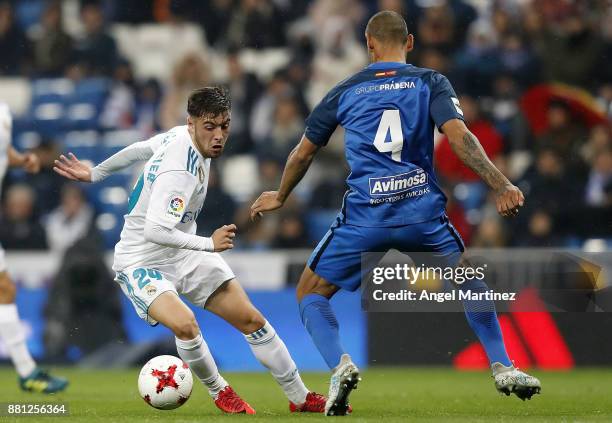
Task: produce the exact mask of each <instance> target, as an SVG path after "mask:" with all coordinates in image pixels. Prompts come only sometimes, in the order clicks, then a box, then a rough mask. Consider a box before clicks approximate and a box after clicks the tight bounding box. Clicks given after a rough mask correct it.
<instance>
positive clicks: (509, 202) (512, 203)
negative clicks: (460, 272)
mask: <svg viewBox="0 0 612 423" xmlns="http://www.w3.org/2000/svg"><path fill="white" fill-rule="evenodd" d="M495 203H496V206H497V212H498V213H499V214H500V215H502V216H504V217H514V216H516V215H517V214H518V212H519V208H521V207H523V204H525V196H524V195H523V193H522V192H521V190H520V189H518V187H516V186H514V185H512V184H509V185H506V186H505V187H504V188H503V189H502V190H500V192H498V193H497V198H496V199H495Z"/></svg>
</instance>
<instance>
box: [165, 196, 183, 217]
mask: <svg viewBox="0 0 612 423" xmlns="http://www.w3.org/2000/svg"><path fill="white" fill-rule="evenodd" d="M183 210H185V200H183V199H182V198H181V197H178V196H177V197H174V198H172V199H171V200H170V204H168V210H167V211H166V213H168V214H169V215H170V216H173V217H176V218H180V217H181V216H182V215H183Z"/></svg>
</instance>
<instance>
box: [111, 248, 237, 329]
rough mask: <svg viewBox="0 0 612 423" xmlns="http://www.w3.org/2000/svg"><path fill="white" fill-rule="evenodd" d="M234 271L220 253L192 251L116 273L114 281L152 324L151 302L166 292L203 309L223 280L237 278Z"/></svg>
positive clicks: (141, 315) (153, 324) (153, 321)
mask: <svg viewBox="0 0 612 423" xmlns="http://www.w3.org/2000/svg"><path fill="white" fill-rule="evenodd" d="M234 278H235V276H234V272H232V269H230V267H229V266H228V265H227V263H226V262H225V260H223V258H222V257H221V256H220V255H219V254H217V253H208V252H205V251H193V252H190V253H189V254H188V255H186V256H185V257H184V258H183V259H181V260H179V261H177V262H173V263H168V264H163V265H159V266H155V267H146V266H140V267H130V268H128V269H123V270H122V271H119V272H117V273H116V276H115V281H116V282H117V283H119V285H120V286H121V289H122V290H123V293H124V294H125V295H127V297H128V298H129V299H130V301H131V302H132V305H133V306H134V309H136V312H137V313H138V316H140V318H142V319H144V320H146V321H147V322H148V323H149V324H150V325H152V326H155V325H157V323H158V322H157V321H155V320H154V319H153V318H151V317H150V316H149V313H148V310H149V307H150V306H151V303H153V301H155V299H156V298H157V297H159V296H160V295H161V294H163V293H164V292H166V291H172V292H174V293H175V294H177V295H179V294H180V295H182V296H184V297H185V298H186V299H187V300H189V302H191V303H192V304H194V305H196V306H198V307H202V308H204V306H205V305H206V301H207V300H208V297H210V296H211V295H212V293H213V292H215V291H216V290H217V288H219V287H220V286H221V285H222V284H223V283H224V282H227V281H229V280H231V279H234Z"/></svg>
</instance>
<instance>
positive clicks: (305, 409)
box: [289, 392, 353, 413]
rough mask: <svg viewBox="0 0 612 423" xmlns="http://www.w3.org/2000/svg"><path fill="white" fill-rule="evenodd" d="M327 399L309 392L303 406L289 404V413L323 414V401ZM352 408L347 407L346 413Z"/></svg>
mask: <svg viewBox="0 0 612 423" xmlns="http://www.w3.org/2000/svg"><path fill="white" fill-rule="evenodd" d="M326 400H327V399H326V398H325V397H324V396H323V395H321V394H317V393H316V392H309V393H308V395H306V401H305V402H304V404H300V405H297V404H294V403H292V402H289V411H291V412H292V413H323V412H325V401H326ZM351 411H353V408H352V407H351V406H350V405H349V407H348V410H347V412H348V413H350V412H351Z"/></svg>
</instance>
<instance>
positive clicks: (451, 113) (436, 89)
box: [429, 72, 464, 130]
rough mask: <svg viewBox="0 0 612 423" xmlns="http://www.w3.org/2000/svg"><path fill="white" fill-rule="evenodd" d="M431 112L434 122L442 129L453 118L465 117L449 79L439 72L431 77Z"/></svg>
mask: <svg viewBox="0 0 612 423" xmlns="http://www.w3.org/2000/svg"><path fill="white" fill-rule="evenodd" d="M430 102H431V103H430V107H429V110H430V113H431V118H432V119H433V121H434V123H435V124H436V126H437V127H438V129H440V130H441V127H442V125H444V123H446V122H447V121H449V120H451V119H461V120H464V118H463V111H462V110H461V106H460V105H459V100H458V99H457V94H455V90H454V89H453V87H452V85H451V84H450V82H449V81H448V79H447V78H446V77H445V76H444V75H441V74H439V73H437V72H434V74H433V75H432V77H431V99H430Z"/></svg>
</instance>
